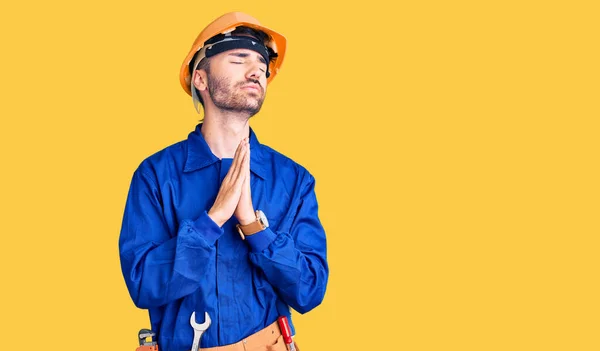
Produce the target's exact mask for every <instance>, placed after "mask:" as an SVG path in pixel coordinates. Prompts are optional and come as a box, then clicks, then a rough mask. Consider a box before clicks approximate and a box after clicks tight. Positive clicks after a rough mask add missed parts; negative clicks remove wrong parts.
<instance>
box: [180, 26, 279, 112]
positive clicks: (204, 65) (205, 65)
mask: <svg viewBox="0 0 600 351" xmlns="http://www.w3.org/2000/svg"><path fill="white" fill-rule="evenodd" d="M231 34H233V35H236V34H237V35H239V34H243V35H250V36H252V37H254V38H256V39H257V40H258V41H260V42H262V43H263V44H267V42H268V40H269V35H268V34H267V33H265V32H263V31H260V30H256V29H254V28H250V27H246V26H240V27H237V28H236V29H235V30H233V32H231ZM213 38H214V37H213ZM213 38H210V39H208V40H207V41H206V42H204V45H206V44H207V43H208V42H210V41H211V39H213ZM199 52H200V50H198V52H197V53H196V54H195V55H194V57H192V60H191V61H190V76H191V79H192V81H193V79H194V67H193V64H194V61H196V57H197V55H198V53H199ZM274 59H275V57H274V56H272V57H271V60H274ZM200 69H202V70H204V71H205V72H206V73H207V74H209V73H210V57H205V58H203V59H202V60H200V62H199V63H198V67H197V68H196V70H200ZM193 88H194V89H195V90H196V95H197V96H198V101H200V104H201V105H202V107H204V101H202V96H200V92H199V91H198V89H197V88H196V87H195V86H194V87H193Z"/></svg>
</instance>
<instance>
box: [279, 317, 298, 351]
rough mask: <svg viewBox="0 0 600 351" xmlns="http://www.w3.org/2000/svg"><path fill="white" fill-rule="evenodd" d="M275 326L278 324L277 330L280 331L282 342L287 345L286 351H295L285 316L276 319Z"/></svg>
mask: <svg viewBox="0 0 600 351" xmlns="http://www.w3.org/2000/svg"><path fill="white" fill-rule="evenodd" d="M277 324H279V329H280V330H281V335H282V336H283V341H284V342H285V344H286V345H287V348H288V350H290V351H296V347H295V346H294V341H293V340H292V331H291V329H290V324H289V323H288V319H287V317H286V316H281V317H279V318H277Z"/></svg>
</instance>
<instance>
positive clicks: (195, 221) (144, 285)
mask: <svg viewBox="0 0 600 351" xmlns="http://www.w3.org/2000/svg"><path fill="white" fill-rule="evenodd" d="M285 43H286V42H285V38H284V37H283V36H281V35H280V34H278V33H276V32H274V31H272V30H270V29H268V28H266V27H264V26H262V25H260V23H259V22H258V21H257V20H256V19H254V18H253V17H251V16H249V15H246V14H243V13H239V12H234V13H228V14H225V15H223V16H221V17H219V18H217V19H216V20H215V21H213V22H212V23H211V24H209V25H208V26H207V27H206V28H205V29H204V30H203V31H202V32H201V33H200V35H199V36H198V38H197V39H196V41H195V43H194V45H193V46H192V49H191V50H190V53H189V54H188V56H187V57H186V59H185V61H184V63H183V67H182V69H181V72H180V81H181V83H182V86H183V88H184V90H185V91H186V92H187V93H188V94H189V95H190V96H192V99H193V101H194V105H195V106H196V108H197V109H198V104H202V106H203V109H204V120H203V122H202V123H200V124H198V125H197V127H196V129H195V130H194V131H193V132H191V133H190V134H189V136H188V138H187V140H183V141H181V142H179V143H176V144H174V145H171V146H169V147H167V148H165V149H164V150H161V151H159V152H157V153H156V154H154V155H152V156H150V157H148V158H147V159H145V160H144V161H143V162H142V163H141V164H140V165H139V167H138V169H136V171H135V172H134V174H133V179H132V181H131V186H130V189H129V194H128V197H127V202H126V205H125V213H124V217H123V226H122V229H121V235H120V239H119V250H120V257H121V265H122V271H123V275H124V278H125V282H126V285H127V288H128V290H129V293H130V295H131V298H132V299H133V302H134V303H135V305H136V306H137V307H139V308H143V309H148V310H149V315H150V321H151V327H152V329H153V331H154V332H156V334H157V339H158V345H159V348H160V350H166V351H184V350H190V349H191V347H192V342H193V336H194V331H193V328H192V327H191V325H190V316H191V315H192V313H193V312H195V315H196V322H197V323H203V322H204V315H205V312H207V313H208V315H209V317H210V320H211V324H210V326H209V328H208V329H207V330H206V332H205V333H204V334H203V335H202V339H201V343H200V346H201V347H202V348H203V349H206V348H213V347H217V346H225V348H219V349H218V350H222V351H228V350H253V349H256V350H267V349H272V350H285V345H284V344H283V341H282V337H281V336H280V335H281V331H280V329H279V328H278V324H277V319H278V317H280V316H286V317H287V318H288V320H289V321H290V327H291V330H292V334H295V328H294V325H293V323H292V321H291V316H290V307H291V308H293V309H294V310H296V311H298V312H299V313H306V312H308V311H310V310H312V309H313V308H315V307H316V306H318V305H319V304H320V303H321V302H322V300H323V298H324V295H325V290H326V286H327V281H328V277H329V267H328V263H327V257H326V256H327V255H326V253H327V249H326V237H325V232H324V229H323V227H322V225H321V222H320V220H319V217H318V204H317V199H316V195H315V179H314V178H313V176H312V175H311V174H310V173H309V172H308V171H307V170H306V169H305V168H303V167H302V166H301V165H299V164H297V163H296V162H294V161H293V160H291V159H290V158H287V157H286V156H284V155H282V154H280V153H278V152H276V151H275V150H273V149H271V148H269V147H268V146H266V145H263V144H261V143H260V142H259V141H258V139H257V137H256V135H255V133H254V131H253V130H252V129H251V128H250V126H249V124H248V121H249V119H250V117H252V116H254V115H255V114H256V113H258V112H259V111H260V108H261V106H262V103H263V101H264V99H265V93H266V89H267V84H268V83H269V82H270V81H271V80H272V79H273V78H274V77H275V75H276V74H277V72H278V69H279V67H280V66H281V63H282V60H283V57H284V54H285ZM194 351H195V350H194Z"/></svg>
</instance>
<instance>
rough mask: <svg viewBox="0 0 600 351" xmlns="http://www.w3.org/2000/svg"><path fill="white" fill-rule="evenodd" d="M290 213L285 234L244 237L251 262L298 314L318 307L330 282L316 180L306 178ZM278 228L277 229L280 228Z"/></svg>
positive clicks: (276, 233)
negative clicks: (319, 214)
mask: <svg viewBox="0 0 600 351" xmlns="http://www.w3.org/2000/svg"><path fill="white" fill-rule="evenodd" d="M306 179H307V181H305V182H304V185H303V187H302V190H301V193H300V196H299V197H298V199H297V200H296V201H293V202H292V203H293V208H292V211H290V212H289V218H287V219H286V220H289V221H291V225H285V226H282V227H283V229H284V230H285V228H289V230H288V231H285V232H283V231H282V232H273V231H272V230H271V228H266V229H265V230H263V231H261V232H259V233H256V234H255V235H251V236H248V237H247V240H248V244H249V245H250V260H251V262H252V263H254V264H255V265H256V266H258V267H259V268H260V269H261V270H262V271H263V272H264V274H265V276H266V278H267V280H268V281H269V283H270V284H271V285H272V286H273V287H275V289H276V290H277V291H278V293H279V295H280V297H281V298H282V300H283V301H285V302H286V303H287V304H288V305H289V306H291V307H292V308H293V309H295V310H296V311H298V312H299V313H306V312H308V311H310V310H312V309H313V308H315V307H316V306H318V305H320V304H321V302H322V301H323V298H324V296H325V290H326V287H327V281H328V278H329V266H328V263H327V245H326V237H325V231H324V229H323V226H322V225H321V222H320V220H319V217H318V203H317V198H316V194H315V180H314V178H313V177H312V176H311V175H310V174H307V176H306ZM282 227H280V228H282Z"/></svg>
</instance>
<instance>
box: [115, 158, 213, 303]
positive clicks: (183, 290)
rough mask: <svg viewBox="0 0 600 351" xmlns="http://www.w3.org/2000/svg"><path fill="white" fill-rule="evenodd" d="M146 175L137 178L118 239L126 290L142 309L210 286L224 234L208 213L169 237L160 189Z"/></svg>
mask: <svg viewBox="0 0 600 351" xmlns="http://www.w3.org/2000/svg"><path fill="white" fill-rule="evenodd" d="M148 174H149V173H146V172H144V171H142V170H140V169H138V170H136V171H135V173H134V175H133V178H132V181H131V185H130V188H129V193H128V196H127V202H126V205H125V212H124V215H123V223H122V228H121V233H120V238H119V254H120V259H121V269H122V272H123V277H124V278H125V283H126V285H127V289H128V290H129V294H130V295H131V298H132V300H133V302H134V303H135V305H136V306H137V307H139V308H143V309H149V308H151V307H156V306H161V305H164V304H167V303H169V302H171V301H174V300H177V299H179V298H181V297H183V296H186V295H189V294H191V293H193V292H194V291H195V290H196V289H198V288H199V287H200V286H206V285H203V284H206V282H204V281H203V279H206V277H210V276H212V277H214V275H215V272H214V269H215V268H214V267H215V264H214V262H215V242H216V240H217V239H218V238H219V237H220V236H221V235H222V234H223V229H222V228H220V227H219V226H218V225H217V224H216V223H215V222H214V221H213V220H212V219H211V218H210V217H209V216H208V214H207V213H206V211H205V212H203V213H201V214H200V215H199V216H198V218H195V219H193V220H191V219H183V220H181V222H180V223H179V227H178V229H177V233H171V232H170V231H169V229H168V227H167V225H166V222H165V220H164V217H163V210H162V208H163V207H162V206H163V204H162V201H161V196H160V191H159V188H158V186H157V185H156V181H155V180H154V177H152V176H149V175H148ZM211 262H212V264H211Z"/></svg>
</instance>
